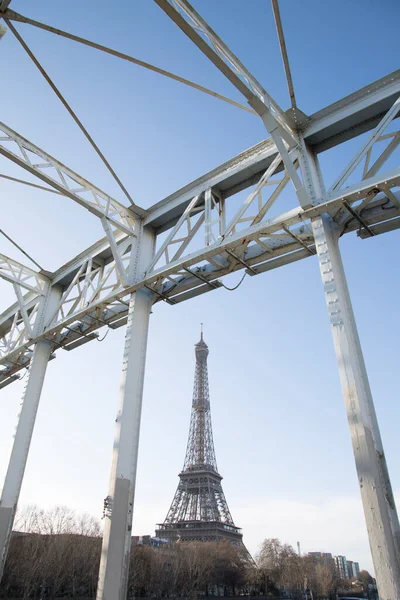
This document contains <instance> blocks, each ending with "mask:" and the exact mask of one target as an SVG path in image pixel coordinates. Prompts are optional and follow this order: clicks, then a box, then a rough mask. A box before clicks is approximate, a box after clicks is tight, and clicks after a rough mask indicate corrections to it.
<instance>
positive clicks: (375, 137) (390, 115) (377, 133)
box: [329, 96, 400, 192]
mask: <svg viewBox="0 0 400 600" xmlns="http://www.w3.org/2000/svg"><path fill="white" fill-rule="evenodd" d="M399 111H400V96H399V97H398V98H397V99H396V101H395V102H394V103H393V106H392V107H391V108H390V109H389V110H388V112H387V113H386V114H385V116H384V117H383V119H382V120H381V121H380V123H378V125H377V126H376V127H375V129H374V131H373V132H372V134H371V135H370V137H369V139H368V140H367V141H366V142H365V143H364V144H363V145H362V148H361V149H360V150H359V152H357V154H356V155H355V157H354V158H353V159H352V160H351V161H350V163H349V164H348V165H347V166H346V167H345V169H344V171H343V172H342V173H341V174H340V175H339V177H338V178H337V179H336V181H335V182H334V183H333V184H332V187H331V188H330V190H329V191H330V192H332V191H334V190H338V189H340V188H341V187H342V185H343V184H344V183H345V181H347V179H348V178H349V177H350V175H351V174H352V173H353V171H354V170H355V169H356V168H357V166H358V165H359V164H360V162H361V161H362V160H363V158H364V157H365V156H366V154H367V153H368V152H370V151H371V148H372V146H373V145H374V144H375V142H377V141H379V139H380V138H381V136H382V134H383V132H384V131H385V129H386V128H387V126H388V125H389V124H390V123H391V122H392V121H393V119H394V118H396V117H397V114H398V113H399Z"/></svg>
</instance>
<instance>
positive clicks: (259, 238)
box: [0, 169, 400, 374]
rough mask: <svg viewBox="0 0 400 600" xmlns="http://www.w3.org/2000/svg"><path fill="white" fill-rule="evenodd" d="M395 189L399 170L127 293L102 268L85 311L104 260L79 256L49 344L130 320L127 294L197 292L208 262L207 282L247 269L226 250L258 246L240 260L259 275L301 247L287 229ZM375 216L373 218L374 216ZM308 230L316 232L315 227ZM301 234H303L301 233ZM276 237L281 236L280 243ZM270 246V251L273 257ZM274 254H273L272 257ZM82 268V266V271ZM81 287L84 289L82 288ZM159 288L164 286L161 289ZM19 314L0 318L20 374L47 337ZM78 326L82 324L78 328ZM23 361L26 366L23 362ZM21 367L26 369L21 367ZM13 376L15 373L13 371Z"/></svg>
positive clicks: (192, 257) (0, 344)
mask: <svg viewBox="0 0 400 600" xmlns="http://www.w3.org/2000/svg"><path fill="white" fill-rule="evenodd" d="M279 185H282V184H279ZM396 185H397V186H398V185H400V170H398V169H397V170H394V171H392V172H389V173H386V174H380V175H379V176H375V177H373V178H370V179H368V180H364V181H362V182H361V183H359V184H356V185H354V186H351V187H350V188H346V190H344V191H343V192H340V193H339V192H336V193H335V195H334V196H333V197H332V198H331V199H330V200H327V201H325V202H323V203H321V204H319V205H316V206H314V207H312V208H310V209H307V210H304V209H301V207H299V208H295V209H292V210H290V211H288V212H286V213H284V214H282V215H279V216H278V217H275V218H273V219H267V220H265V221H261V222H259V223H257V222H256V223H255V224H253V225H251V226H250V227H248V228H245V229H242V230H240V231H237V232H236V233H232V234H231V235H229V236H227V237H226V238H222V237H221V238H219V239H218V240H217V241H216V242H214V243H212V244H210V245H209V246H204V247H200V248H199V249H197V250H195V251H193V252H191V253H189V254H186V255H184V256H178V258H176V259H175V260H170V261H169V262H168V263H166V264H164V265H162V266H160V267H159V268H157V269H155V270H154V271H152V272H151V273H147V274H144V275H142V276H141V277H139V279H138V280H137V281H134V282H133V283H131V284H130V285H129V286H128V287H126V288H125V287H124V286H123V285H121V282H120V281H119V279H118V277H116V276H115V271H116V268H115V262H113V261H112V262H109V263H107V266H105V267H104V269H102V268H100V267H97V268H96V271H95V272H93V273H94V274H93V277H96V278H97V279H96V280H95V281H94V282H93V283H91V284H90V285H91V288H90V289H91V292H92V293H91V294H90V296H87V301H86V303H85V305H84V306H83V307H81V306H80V304H79V300H80V298H82V293H83V291H82V290H83V289H86V288H87V286H86V284H85V281H84V280H86V282H87V277H86V276H85V270H86V271H87V269H86V267H85V265H86V263H87V261H88V260H90V259H93V260H92V262H93V263H94V262H95V261H97V260H100V258H96V254H95V253H94V252H91V253H90V255H89V256H85V255H84V254H82V255H80V258H79V261H78V260H76V261H75V260H74V261H71V263H69V264H68V265H67V266H66V268H65V270H62V269H61V270H60V271H59V272H58V275H57V277H55V279H54V280H55V281H58V282H59V283H60V284H63V282H65V284H64V285H66V288H65V292H64V295H65V297H64V300H63V301H62V303H61V305H60V307H59V309H60V312H59V315H58V317H57V318H56V319H55V320H54V321H53V323H52V325H51V326H49V327H48V328H47V329H46V334H45V335H46V337H47V338H48V339H53V340H54V342H55V343H56V344H58V345H63V344H64V343H68V342H67V339H68V337H69V335H71V332H70V331H69V329H67V331H65V327H68V328H70V327H71V325H73V324H75V325H73V326H74V334H73V335H74V336H78V337H80V336H82V335H86V334H87V333H89V332H90V331H93V329H97V328H98V327H99V326H101V324H104V322H106V323H107V321H108V319H112V320H114V319H116V318H117V317H118V316H120V317H121V318H122V317H123V316H124V314H125V315H126V305H125V304H123V302H126V299H127V297H128V295H129V294H131V293H133V292H135V291H137V290H138V289H141V288H143V287H146V286H147V287H152V286H157V291H158V292H161V293H162V294H167V295H168V296H169V297H170V296H171V294H172V295H175V294H177V293H180V291H184V290H187V289H188V288H187V287H186V286H187V285H190V286H191V287H192V288H193V287H196V286H198V285H199V282H196V281H195V279H194V278H191V279H190V280H189V283H188V275H187V272H186V271H185V269H191V270H193V269H195V271H196V270H197V269H204V267H201V266H199V265H202V264H204V261H208V262H209V266H207V267H206V273H205V275H206V278H211V279H216V278H218V277H219V276H224V275H226V274H228V273H229V272H231V271H232V269H234V270H236V269H237V268H242V266H236V267H233V266H232V265H231V267H230V268H229V265H230V263H229V262H228V260H227V255H226V251H227V250H230V251H233V252H237V251H238V250H239V251H240V250H241V249H242V248H243V244H244V243H245V245H246V246H248V245H249V244H250V243H251V242H255V244H254V245H253V246H249V247H248V250H247V251H246V252H247V255H246V256H245V255H240V258H241V259H242V260H245V261H246V262H248V264H250V266H252V267H253V268H255V270H256V271H257V270H258V265H259V264H261V263H262V262H265V261H269V260H271V264H273V263H272V259H273V258H274V257H275V254H274V253H275V252H276V251H277V250H278V249H279V253H280V254H285V253H290V252H292V251H293V250H294V249H295V248H296V247H293V239H291V236H290V235H287V234H286V233H285V232H284V230H283V226H285V227H286V228H289V229H291V228H293V226H296V225H298V226H299V227H300V228H303V231H306V230H307V225H305V224H306V223H307V222H309V219H311V218H314V217H316V216H319V215H321V214H323V213H325V212H330V213H332V214H333V213H335V212H337V211H338V209H340V208H341V207H343V205H344V202H345V201H346V202H347V203H349V205H351V204H353V203H354V202H357V201H361V200H363V199H364V198H366V197H367V196H368V195H369V194H370V192H371V191H374V190H376V189H380V188H381V187H383V186H385V187H386V189H387V190H389V188H392V187H393V186H396ZM385 195H386V196H387V192H385ZM380 196H381V197H382V198H383V194H380ZM398 196H399V194H398V193H397V192H396V193H395V194H393V198H394V199H395V200H396V202H398V200H397V198H398ZM385 202H386V205H385V210H383V209H382V208H380V207H378V208H377V209H374V210H371V211H369V210H368V207H366V209H365V210H364V211H363V219H364V220H365V221H366V223H367V224H368V225H369V226H370V225H371V224H377V223H381V222H383V221H386V220H388V221H389V220H390V219H393V218H394V217H396V216H397V215H398V209H397V205H395V204H393V205H392V204H391V201H390V203H389V204H388V203H387V201H386V200H384V199H383V200H381V202H380V204H382V203H385ZM370 212H371V217H369V214H370ZM203 215H204V213H203ZM357 227H359V224H358V223H357V226H356V227H354V225H351V226H350V227H347V228H346V230H345V232H347V231H354V229H356V228H357ZM304 228H306V229H304ZM291 231H292V232H293V231H294V230H293V229H292V230H291ZM309 231H310V232H311V228H310V229H309ZM282 233H283V235H282ZM294 233H295V234H296V235H297V233H298V232H297V231H294ZM299 233H301V231H300V230H299ZM310 235H311V233H310ZM276 236H278V241H277V237H276ZM285 238H286V239H285ZM303 241H306V242H307V244H308V245H309V242H308V241H307V240H303ZM311 241H312V237H311ZM184 243H185V242H182V244H184ZM246 246H245V247H246ZM266 247H270V251H269V252H268V250H267V249H266ZM93 248H99V250H100V249H102V248H104V246H103V245H100V246H97V245H95V246H94V247H93ZM271 249H272V250H273V251H274V253H272V254H271ZM101 255H102V252H101V253H100V256H101ZM249 261H250V262H249ZM78 265H80V266H79V267H78ZM276 266H279V263H277V264H276ZM146 267H147V266H146ZM146 267H145V269H146ZM260 272H261V270H260ZM69 273H70V274H71V275H72V274H74V277H75V281H74V277H72V279H71V277H70V275H68V274H69ZM76 277H78V278H79V277H82V284H79V281H77V279H76ZM111 278H112V279H111ZM91 281H93V280H91ZM74 285H75V286H76V288H75V290H74V289H73V286H74ZM79 285H81V287H80V288H79ZM160 285H161V287H159V286H160ZM205 289H206V288H205ZM205 289H204V291H205ZM68 290H69V291H68ZM67 292H68V293H67ZM71 298H72V299H73V302H72V303H70V304H67V302H70V300H71ZM33 301H34V299H32V300H31V299H29V302H33ZM114 305H115V306H114ZM15 315H17V312H16V311H15V310H11V309H10V310H9V311H6V312H5V313H4V318H3V319H0V350H2V358H1V359H0V364H4V365H8V362H9V361H10V360H11V361H13V363H16V366H15V369H16V371H17V370H18V368H21V366H24V365H21V362H20V360H23V356H24V355H26V353H27V352H28V351H29V348H30V345H31V344H32V342H35V341H38V340H39V339H41V337H42V336H39V338H37V339H35V338H34V339H33V340H27V339H26V338H25V337H24V336H23V335H22V333H23V332H22V333H20V332H18V330H17V329H16V328H15V325H14V323H15V318H14V317H15ZM77 323H78V324H79V323H80V326H79V328H77V327H76V324H77ZM67 332H68V333H67ZM79 332H80V333H79ZM1 336H3V337H1ZM21 336H22V337H21ZM71 341H72V340H71ZM23 362H24V364H25V361H24V360H23ZM18 365H21V366H19V367H18ZM16 371H15V372H16ZM9 373H10V374H13V371H12V369H11V367H10V371H9Z"/></svg>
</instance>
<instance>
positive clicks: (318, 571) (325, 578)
mask: <svg viewBox="0 0 400 600" xmlns="http://www.w3.org/2000/svg"><path fill="white" fill-rule="evenodd" d="M257 565H258V570H259V573H260V575H261V577H263V578H264V580H265V582H266V583H265V588H266V589H268V591H269V590H270V589H271V588H272V589H279V590H281V591H286V592H287V593H288V595H289V597H301V598H304V597H305V596H307V597H308V598H311V599H314V600H315V599H319V598H324V599H325V598H332V599H334V600H336V598H337V594H339V595H341V596H348V595H350V596H352V597H355V596H356V597H360V598H364V597H365V592H368V594H369V588H368V586H369V584H372V582H373V581H374V580H373V578H372V577H371V575H370V574H369V573H368V571H361V573H360V574H359V575H358V577H357V578H353V580H344V579H341V578H340V577H339V574H338V573H337V571H336V568H335V563H334V560H333V558H330V557H324V558H315V557H313V556H309V555H304V556H299V555H298V554H297V552H295V551H294V549H293V547H292V546H290V545H289V544H282V542H280V540H278V539H266V540H264V542H263V543H262V545H261V548H260V552H259V554H258V556H257ZM373 597H375V594H374V593H373V592H371V594H369V595H368V598H373ZM376 597H377V596H376Z"/></svg>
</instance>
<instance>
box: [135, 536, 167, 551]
mask: <svg viewBox="0 0 400 600" xmlns="http://www.w3.org/2000/svg"><path fill="white" fill-rule="evenodd" d="M132 542H133V543H134V544H136V546H152V547H153V548H158V547H159V546H164V545H165V544H169V541H168V540H164V539H162V538H159V537H151V535H133V536H132Z"/></svg>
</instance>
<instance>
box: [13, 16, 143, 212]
mask: <svg viewBox="0 0 400 600" xmlns="http://www.w3.org/2000/svg"><path fill="white" fill-rule="evenodd" d="M3 18H4V20H5V22H6V23H7V25H8V26H9V28H10V30H11V31H12V33H13V34H14V35H15V37H16V38H17V40H18V41H19V43H20V44H21V46H22V47H23V49H24V50H25V52H26V53H27V54H28V56H29V58H30V59H31V60H32V62H33V63H34V64H35V66H36V67H37V68H38V70H39V71H40V73H41V74H42V75H43V77H44V78H45V80H46V81H47V83H48V84H49V86H50V87H51V89H52V90H53V92H54V93H55V94H56V96H57V97H58V99H59V100H60V101H61V103H62V104H63V105H64V107H65V108H66V109H67V111H68V112H69V114H70V115H71V117H72V118H73V120H74V121H75V123H76V124H77V125H78V127H79V129H80V130H81V131H82V133H83V134H84V136H85V137H86V139H87V140H88V142H89V143H90V144H91V146H92V148H93V149H94V150H95V151H96V153H97V155H98V156H99V157H100V159H101V160H102V161H103V163H104V165H105V166H106V167H107V169H108V170H109V172H110V173H111V175H112V176H113V177H114V179H115V181H116V182H117V183H118V185H119V187H120V188H121V190H122V191H123V192H124V194H125V196H126V197H127V198H128V200H129V202H130V203H131V204H132V205H133V206H136V204H135V203H134V201H133V200H132V198H131V196H130V194H129V192H128V190H127V189H126V187H125V186H124V185H123V183H122V182H121V180H120V178H119V177H118V175H117V174H116V172H115V171H114V169H113V168H112V166H111V165H110V163H109V162H108V160H107V159H106V157H105V156H104V154H103V153H102V151H101V150H100V148H99V147H98V146H97V144H96V142H95V141H94V140H93V138H92V136H91V135H90V133H89V132H88V131H87V129H86V128H85V126H84V125H83V123H82V121H81V120H80V119H79V118H78V116H77V115H76V113H75V112H74V111H73V110H72V108H71V107H70V105H69V104H68V102H67V101H66V100H65V98H64V96H63V95H62V93H61V92H60V90H59V89H58V87H57V86H56V85H55V83H54V82H53V80H52V79H51V78H50V77H49V75H48V74H47V73H46V71H45V70H44V68H43V67H42V65H41V64H40V62H39V61H38V59H37V58H36V57H35V55H34V54H33V52H32V51H31V50H30V48H29V47H28V45H27V44H26V43H25V41H24V40H23V39H22V37H21V36H20V34H19V33H18V31H17V30H16V29H15V27H14V25H12V23H11V22H10V20H9V19H7V17H3Z"/></svg>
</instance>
